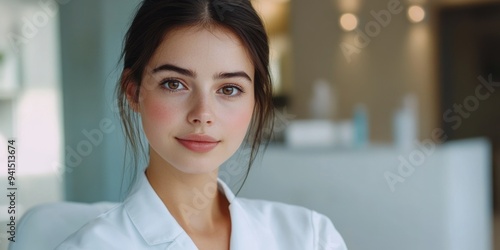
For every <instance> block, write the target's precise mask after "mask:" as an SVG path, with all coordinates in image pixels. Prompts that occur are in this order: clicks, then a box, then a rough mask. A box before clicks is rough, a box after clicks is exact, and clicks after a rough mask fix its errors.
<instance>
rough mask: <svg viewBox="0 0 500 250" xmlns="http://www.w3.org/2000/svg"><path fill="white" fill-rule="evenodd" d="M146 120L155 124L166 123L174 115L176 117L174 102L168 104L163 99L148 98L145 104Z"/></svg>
mask: <svg viewBox="0 0 500 250" xmlns="http://www.w3.org/2000/svg"><path fill="white" fill-rule="evenodd" d="M144 108H145V112H144V113H145V115H146V116H147V120H149V121H151V122H154V123H155V124H161V125H168V124H172V123H171V122H172V121H173V119H174V118H175V117H178V114H177V113H178V112H176V110H177V107H176V105H175V104H173V105H172V104H169V103H168V102H167V101H165V100H164V99H163V100H161V99H156V100H149V101H148V102H147V103H146V105H145V107H144Z"/></svg>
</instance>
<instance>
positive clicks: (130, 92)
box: [121, 69, 139, 112]
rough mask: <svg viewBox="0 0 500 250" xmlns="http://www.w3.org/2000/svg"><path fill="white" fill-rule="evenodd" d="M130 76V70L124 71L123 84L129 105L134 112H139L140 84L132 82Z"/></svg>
mask: <svg viewBox="0 0 500 250" xmlns="http://www.w3.org/2000/svg"><path fill="white" fill-rule="evenodd" d="M130 74H131V71H130V69H124V70H123V73H122V77H121V81H122V82H121V84H122V86H123V87H124V88H125V95H126V96H127V102H128V105H129V106H130V108H131V109H132V110H133V111H134V112H139V90H138V88H139V84H138V83H136V82H135V81H133V80H132V77H131V75H130Z"/></svg>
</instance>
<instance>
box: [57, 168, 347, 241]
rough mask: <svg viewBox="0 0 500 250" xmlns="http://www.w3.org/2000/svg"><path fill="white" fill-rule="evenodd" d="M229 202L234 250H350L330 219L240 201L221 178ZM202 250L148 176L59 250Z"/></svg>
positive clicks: (304, 211)
mask: <svg viewBox="0 0 500 250" xmlns="http://www.w3.org/2000/svg"><path fill="white" fill-rule="evenodd" d="M218 187H219V190H221V191H222V192H223V193H224V194H225V195H226V197H227V199H228V201H229V202H230V206H229V211H230V215H231V240H230V248H231V250H280V249H283V250H294V249H296V250H346V249H347V248H346V246H345V243H344V240H343V239H342V237H341V236H340V234H339V233H338V232H337V230H336V229H335V227H334V226H333V224H332V222H331V221H330V219H328V218H327V217H326V216H324V215H322V214H319V213H317V212H315V211H312V210H309V209H306V208H302V207H299V206H293V205H287V204H283V203H278V202H270V201H262V200H252V199H245V198H239V197H235V196H234V194H233V193H232V191H231V190H230V189H229V188H228V186H227V185H226V184H225V183H224V182H223V181H222V180H220V179H219V180H218ZM75 249H86V250H87V249H88V250H100V249H103V250H112V249H117V250H118V249H119V250H125V249H130V250H142V249H151V250H153V249H155V250H156V249H169V250H181V249H182V250H194V249H197V248H196V245H195V244H194V243H193V241H192V240H191V238H190V237H189V235H188V234H186V232H185V231H184V230H183V229H182V227H181V226H180V225H179V224H178V223H177V221H176V220H175V218H174V217H173V216H172V215H171V214H170V213H169V212H168V210H167V209H166V207H165V205H164V204H163V202H162V201H161V200H160V198H159V197H158V195H157V194H156V193H155V191H154V190H153V188H152V187H151V185H150V184H149V182H148V180H147V178H146V177H145V175H144V174H142V175H140V177H139V178H138V180H137V182H136V183H135V185H134V187H133V189H132V191H131V193H130V194H129V196H128V197H127V198H126V199H125V201H124V202H123V203H121V204H120V205H118V206H117V207H115V208H113V209H111V210H110V211H108V212H106V213H104V214H102V215H100V216H99V217H97V218H96V219H95V220H93V221H91V222H89V223H88V224H86V225H85V226H84V227H83V228H81V229H80V230H79V231H77V232H76V233H74V234H73V235H71V236H70V237H68V238H67V239H66V240H65V241H64V242H63V243H61V244H60V245H59V246H58V247H57V248H56V250H75Z"/></svg>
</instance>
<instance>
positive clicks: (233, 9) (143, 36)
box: [116, 0, 274, 192]
mask: <svg viewBox="0 0 500 250" xmlns="http://www.w3.org/2000/svg"><path fill="white" fill-rule="evenodd" d="M189 26H199V27H202V28H218V27H219V28H226V29H228V30H230V31H231V32H233V33H234V34H235V35H236V36H237V37H239V39H240V40H241V42H242V43H243V45H244V46H245V47H246V49H247V52H248V54H249V56H250V58H251V60H252V62H253V65H254V68H255V75H254V93H255V108H254V112H253V117H252V122H251V124H250V129H249V132H248V134H247V137H246V139H245V143H248V144H249V145H251V151H250V156H249V161H248V168H247V172H246V175H245V178H244V180H243V183H242V185H243V184H244V182H245V180H246V178H247V176H248V173H249V171H250V167H251V165H252V163H253V161H254V160H255V157H256V156H257V153H258V152H259V147H260V145H261V144H262V143H263V142H265V145H266V146H267V143H268V139H269V138H270V137H271V134H272V128H273V121H274V108H273V104H272V85H271V78H270V74H269V42H268V37H267V34H266V32H265V29H264V25H263V23H262V20H261V19H260V17H259V16H258V14H257V13H256V11H255V9H254V8H253V7H252V4H251V3H250V1H249V0H145V1H143V2H142V3H141V4H140V6H139V9H138V11H137V13H136V15H135V17H134V19H133V21H132V24H131V26H130V28H129V30H128V31H127V34H126V36H125V41H124V48H123V52H122V59H123V63H124V65H123V70H124V72H125V70H127V74H122V77H121V79H120V81H119V84H118V85H117V88H116V93H117V99H118V107H119V110H120V118H121V121H122V126H123V130H124V133H125V136H126V137H127V141H128V143H127V146H126V150H128V149H129V146H130V148H131V149H132V151H133V153H134V154H133V159H134V167H135V171H134V174H133V175H132V179H134V178H135V176H136V174H137V165H138V156H139V155H138V153H139V152H138V150H139V148H140V149H141V150H142V153H143V154H144V155H145V151H144V146H143V143H142V141H141V138H140V136H141V133H140V132H139V131H138V128H137V126H136V124H138V119H137V118H138V115H137V114H136V113H135V112H132V111H131V110H130V107H129V106H128V101H130V100H127V88H129V87H130V84H134V85H136V86H135V87H136V88H135V89H136V91H135V95H134V96H133V97H131V99H132V102H137V101H138V98H139V89H140V88H139V86H140V85H141V79H142V77H143V73H144V70H145V67H146V65H147V64H148V62H149V60H150V59H151V57H152V56H153V54H154V53H155V51H156V49H157V48H158V46H159V45H160V44H161V42H162V41H163V39H164V37H165V34H167V33H168V32H169V31H171V30H173V29H175V28H179V27H189ZM129 98H130V97H129ZM240 189H241V186H240ZM238 192H239V190H238Z"/></svg>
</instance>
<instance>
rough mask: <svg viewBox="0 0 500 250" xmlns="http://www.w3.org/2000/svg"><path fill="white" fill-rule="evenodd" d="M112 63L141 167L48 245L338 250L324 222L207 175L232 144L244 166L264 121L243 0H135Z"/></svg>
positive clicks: (258, 28) (254, 31)
mask: <svg viewBox="0 0 500 250" xmlns="http://www.w3.org/2000/svg"><path fill="white" fill-rule="evenodd" d="M123 58H124V70H123V74H122V78H121V80H120V84H119V86H118V88H117V89H118V92H117V93H118V101H119V107H120V109H121V112H120V114H121V117H122V121H123V124H124V128H125V129H124V130H125V132H126V135H127V138H128V139H129V142H130V144H131V145H132V147H133V148H134V149H135V152H137V148H138V146H139V145H138V144H140V139H139V134H141V133H144V134H145V136H146V138H147V141H148V144H149V163H148V166H147V168H146V171H145V172H142V171H141V172H140V174H139V175H137V180H136V181H135V184H134V186H133V188H132V190H131V192H130V194H129V195H128V197H127V198H126V199H125V201H124V202H123V203H122V204H121V205H119V206H117V207H115V208H114V209H111V210H110V211H108V212H107V213H105V214H103V215H101V216H99V217H98V218H96V219H95V220H94V221H92V222H90V223H88V224H87V225H86V226H84V227H83V228H82V229H80V230H79V231H78V232H76V233H75V234H73V235H72V236H70V237H69V238H68V239H67V240H66V241H64V242H63V243H62V244H61V245H60V246H59V247H58V248H57V249H58V250H61V249H210V250H218V249H221V250H223V249H236V250H239V249H252V250H255V249H266V250H267V249H286V250H291V249H300V250H305V249H346V247H345V244H344V242H343V240H342V238H341V236H340V235H339V234H338V232H337V231H336V230H335V228H334V227H333V225H332V223H331V221H330V220H329V219H328V218H327V217H326V216H324V215H321V214H318V213H316V212H314V211H311V210H308V209H305V208H301V207H297V206H292V205H286V204H281V203H276V202H269V201H258V200H250V199H243V198H236V197H235V195H234V194H233V193H232V192H231V190H230V189H229V188H228V187H227V185H226V184H225V183H224V182H223V181H222V180H220V179H218V178H217V173H218V169H219V166H220V165H221V164H222V163H223V162H224V161H226V160H227V159H228V158H229V157H230V156H231V155H233V154H234V153H235V152H236V151H237V149H238V148H239V147H240V145H241V144H242V142H243V141H245V143H249V144H250V146H251V154H250V159H249V165H251V163H252V161H253V159H254V158H255V155H256V153H257V152H258V148H259V145H260V144H261V143H262V141H263V140H264V139H265V136H264V131H266V132H267V131H269V130H268V129H267V128H269V127H270V126H271V125H272V119H273V113H272V112H273V107H272V103H271V96H272V93H271V89H272V88H271V82H270V77H269V71H268V59H269V47H268V39H267V35H266V33H265V30H264V27H263V25H262V22H261V20H260V18H259V17H258V15H257V14H256V12H255V10H254V9H253V8H252V6H251V4H250V1H248V0H241V1H235V0H213V1H212V0H184V1H179V0H146V1H144V2H142V4H141V6H140V8H139V10H138V12H137V14H136V16H135V18H134V20H133V22H132V24H131V26H130V28H129V30H128V33H127V35H126V40H125V45H124V51H123ZM137 115H138V116H140V118H141V119H140V120H141V122H142V124H141V125H142V126H141V129H142V131H138V128H137V127H138V126H137V124H136V123H134V122H133V119H132V118H133V117H136V116H137ZM242 167H243V166H242Z"/></svg>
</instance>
